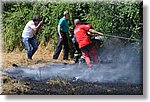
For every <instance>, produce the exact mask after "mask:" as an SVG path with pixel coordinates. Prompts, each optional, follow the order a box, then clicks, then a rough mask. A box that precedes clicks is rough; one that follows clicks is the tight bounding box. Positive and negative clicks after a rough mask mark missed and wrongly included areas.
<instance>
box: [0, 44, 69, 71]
mask: <svg viewBox="0 0 150 102" xmlns="http://www.w3.org/2000/svg"><path fill="white" fill-rule="evenodd" d="M53 53H54V46H53V44H49V45H48V46H47V47H43V46H39V48H38V50H37V51H36V53H35V54H34V56H33V60H32V61H29V60H27V57H26V51H25V50H23V51H19V50H15V51H13V52H11V53H7V52H3V53H2V67H7V68H8V67H9V68H10V67H12V64H17V65H19V66H28V65H34V64H38V63H49V62H52V56H53ZM62 55H63V54H62V52H61V54H60V56H59V58H58V62H61V61H62ZM68 62H69V63H72V60H71V59H70V60H68Z"/></svg>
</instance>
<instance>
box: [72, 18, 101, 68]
mask: <svg viewBox="0 0 150 102" xmlns="http://www.w3.org/2000/svg"><path fill="white" fill-rule="evenodd" d="M74 24H75V29H74V34H75V36H76V39H77V42H78V44H79V48H80V50H81V52H82V56H83V57H84V59H85V61H86V63H87V65H88V67H89V68H92V64H91V60H90V55H91V57H92V58H93V60H94V62H95V63H96V64H98V63H99V60H98V56H97V53H96V48H95V46H94V45H93V44H92V41H91V39H90V38H89V36H88V34H90V35H93V34H99V35H102V33H100V32H97V31H96V30H94V29H92V26H91V25H90V24H87V25H85V24H81V22H80V20H79V19H75V20H74ZM87 32H90V33H87Z"/></svg>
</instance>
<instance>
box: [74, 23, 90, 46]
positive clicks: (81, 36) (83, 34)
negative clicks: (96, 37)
mask: <svg viewBox="0 0 150 102" xmlns="http://www.w3.org/2000/svg"><path fill="white" fill-rule="evenodd" d="M91 28H92V26H91V25H90V24H87V25H85V24H78V25H76V27H75V29H74V34H75V36H76V39H77V42H78V44H79V48H82V47H84V46H86V45H88V44H91V43H92V41H91V40H90V38H89V36H88V35H87V31H88V30H89V29H91Z"/></svg>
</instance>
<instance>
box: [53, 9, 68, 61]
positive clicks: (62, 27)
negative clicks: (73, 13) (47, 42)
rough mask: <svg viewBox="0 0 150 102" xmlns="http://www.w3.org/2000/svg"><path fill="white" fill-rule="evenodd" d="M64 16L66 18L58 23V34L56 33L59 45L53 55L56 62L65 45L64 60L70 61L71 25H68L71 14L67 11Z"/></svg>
mask: <svg viewBox="0 0 150 102" xmlns="http://www.w3.org/2000/svg"><path fill="white" fill-rule="evenodd" d="M63 15H64V16H63V17H62V18H61V19H60V20H59V23H58V32H57V33H56V35H57V40H58V44H57V47H56V50H55V52H54V55H53V59H54V60H56V59H58V57H59V54H60V52H61V50H62V45H64V53H63V54H64V55H63V60H67V59H68V52H69V47H68V37H67V34H68V31H69V24H68V20H69V12H68V11H65V12H64V14H63Z"/></svg>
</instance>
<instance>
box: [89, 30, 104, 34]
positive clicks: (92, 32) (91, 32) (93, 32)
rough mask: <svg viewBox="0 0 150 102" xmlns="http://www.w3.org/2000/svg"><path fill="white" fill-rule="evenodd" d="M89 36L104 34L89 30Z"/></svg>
mask: <svg viewBox="0 0 150 102" xmlns="http://www.w3.org/2000/svg"><path fill="white" fill-rule="evenodd" d="M89 32H90V33H89V34H90V35H93V34H98V35H103V33H101V32H98V31H96V30H94V29H89Z"/></svg>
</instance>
